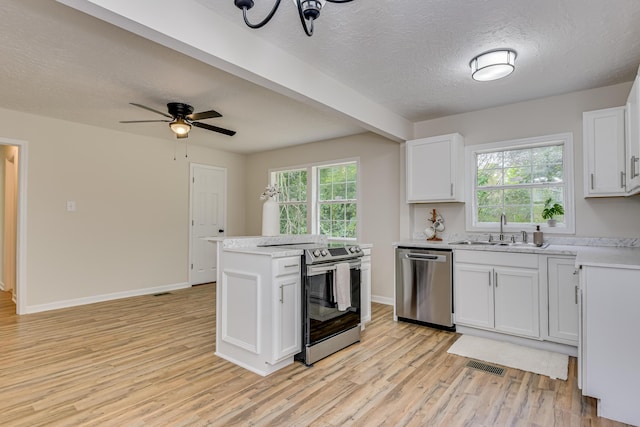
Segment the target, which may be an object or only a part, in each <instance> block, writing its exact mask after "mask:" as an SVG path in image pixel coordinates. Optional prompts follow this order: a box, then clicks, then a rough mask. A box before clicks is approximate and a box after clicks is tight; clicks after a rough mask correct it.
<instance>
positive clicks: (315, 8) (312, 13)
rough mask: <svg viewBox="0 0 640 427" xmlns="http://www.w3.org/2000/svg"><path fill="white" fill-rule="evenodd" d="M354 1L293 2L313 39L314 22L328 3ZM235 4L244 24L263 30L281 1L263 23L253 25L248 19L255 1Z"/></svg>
mask: <svg viewBox="0 0 640 427" xmlns="http://www.w3.org/2000/svg"><path fill="white" fill-rule="evenodd" d="M351 1H353V0H293V4H295V5H296V7H297V8H298V15H300V22H301V23H302V28H304V32H305V33H306V34H307V35H308V36H309V37H311V36H312V35H313V22H314V21H315V20H316V19H317V18H318V17H319V16H320V10H322V7H323V6H324V4H325V3H326V2H329V3H349V2H351ZM234 3H235V5H236V7H237V8H238V9H242V16H243V17H244V23H245V24H247V26H248V27H249V28H261V27H263V26H264V25H266V24H267V23H268V22H269V21H271V18H273V15H275V13H276V11H277V10H278V6H280V0H276V2H275V3H274V5H273V8H271V12H269V14H268V15H267V16H266V18H264V19H263V20H262V21H261V22H258V23H257V24H252V23H251V22H249V19H247V10H249V9H251V8H252V7H253V0H234Z"/></svg>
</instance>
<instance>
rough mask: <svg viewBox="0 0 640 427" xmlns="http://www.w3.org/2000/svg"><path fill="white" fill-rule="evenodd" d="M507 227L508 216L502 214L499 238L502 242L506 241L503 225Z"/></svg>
mask: <svg viewBox="0 0 640 427" xmlns="http://www.w3.org/2000/svg"><path fill="white" fill-rule="evenodd" d="M503 223H504V225H507V216H506V215H505V214H504V212H502V213H501V214H500V236H499V237H498V238H499V239H500V241H501V242H502V241H504V231H503V230H502V224H503Z"/></svg>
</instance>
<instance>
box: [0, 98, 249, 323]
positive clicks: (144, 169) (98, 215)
mask: <svg viewBox="0 0 640 427" xmlns="http://www.w3.org/2000/svg"><path fill="white" fill-rule="evenodd" d="M0 136H2V137H6V138H12V139H18V140H24V141H27V143H28V155H29V158H28V159H27V160H28V180H27V181H28V190H27V192H28V198H27V239H28V240H27V272H26V273H27V274H26V277H27V283H26V286H27V292H26V294H27V295H23V296H21V297H25V298H26V306H27V307H28V309H27V310H28V311H33V310H38V309H46V308H51V307H55V306H56V305H60V306H63V305H73V303H74V301H76V302H77V301H85V302H86V301H88V300H91V299H96V298H101V297H105V296H108V295H110V294H127V293H145V289H147V290H150V289H152V288H157V287H162V286H175V285H180V284H186V282H187V281H188V262H187V261H188V259H187V258H188V241H189V240H188V236H189V234H188V231H189V163H188V162H189V161H191V162H196V163H202V164H209V165H214V166H219V167H225V168H227V169H228V185H229V188H228V206H227V210H228V213H229V214H228V218H229V220H228V224H227V231H228V233H230V234H244V232H245V230H244V224H245V219H244V203H245V200H244V196H243V194H244V187H245V179H244V170H245V157H244V156H243V155H237V154H231V153H227V152H222V151H218V150H212V149H207V148H204V147H198V146H191V147H190V149H189V159H185V158H184V155H178V157H177V160H175V161H174V160H173V154H174V147H175V141H174V140H173V139H166V140H165V139H155V138H146V137H141V136H137V135H132V134H128V133H121V132H114V131H110V130H106V129H102V128H96V127H92V126H85V125H80V124H75V123H71V122H65V121H61V120H53V119H49V118H44V117H39V116H34V115H30V114H24V113H19V112H15V111H10V110H0ZM67 200H73V201H75V202H76V204H77V211H76V212H67V211H66V209H65V202H66V201H67Z"/></svg>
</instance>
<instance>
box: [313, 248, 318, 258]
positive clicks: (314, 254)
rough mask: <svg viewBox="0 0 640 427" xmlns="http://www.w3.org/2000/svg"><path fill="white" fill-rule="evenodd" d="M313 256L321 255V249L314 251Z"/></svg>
mask: <svg viewBox="0 0 640 427" xmlns="http://www.w3.org/2000/svg"><path fill="white" fill-rule="evenodd" d="M313 256H315V257H319V256H320V249H316V250H315V251H313Z"/></svg>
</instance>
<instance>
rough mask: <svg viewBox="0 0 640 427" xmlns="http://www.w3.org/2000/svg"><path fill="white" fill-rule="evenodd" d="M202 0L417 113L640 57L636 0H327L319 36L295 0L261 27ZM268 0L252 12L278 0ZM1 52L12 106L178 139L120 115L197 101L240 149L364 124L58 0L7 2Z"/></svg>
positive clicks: (207, 141) (400, 110) (613, 78)
mask: <svg viewBox="0 0 640 427" xmlns="http://www.w3.org/2000/svg"><path fill="white" fill-rule="evenodd" d="M196 1H198V2H199V3H200V4H202V5H203V6H206V7H208V8H210V9H211V11H212V12H214V13H216V14H218V15H220V16H222V17H223V18H225V19H227V20H228V21H229V22H232V23H234V24H235V25H237V26H238V27H242V28H243V30H245V31H248V32H252V33H253V34H255V35H257V36H259V37H261V38H262V39H264V40H266V41H268V42H270V43H272V44H274V45H276V46H278V47H280V48H282V49H284V50H285V51H288V52H289V53H291V54H292V55H295V56H297V57H299V58H300V59H302V60H303V61H306V62H308V63H310V64H312V65H313V66H314V67H315V68H317V69H318V70H320V71H322V72H323V73H326V74H327V75H329V76H331V77H333V78H335V79H336V80H338V81H341V82H343V83H345V84H347V85H348V86H350V87H352V88H354V89H355V90H356V91H357V92H359V93H360V94H362V95H364V96H366V97H367V98H369V99H371V100H372V101H374V102H375V103H377V104H379V105H381V106H384V107H385V108H387V109H388V110H390V111H393V112H395V113H397V114H398V115H400V116H403V117H405V118H406V119H408V120H410V121H414V122H415V121H420V120H425V119H430V118H436V117H441V116H446V115H450V114H456V113H462V112H467V111H473V110H478V109H482V108H487V107H492V106H497V105H503V104H509V103H513V102H519V101H524V100H529V99H534V98H540V97H545V96H550V95H556V94H562V93H567V92H572V91H576V90H583V89H589V88H594V87H600V86H606V85H610V84H615V83H620V82H624V81H630V80H632V79H633V76H634V75H635V73H636V71H637V69H638V65H639V64H640V25H639V24H638V22H640V1H638V0H603V1H595V0H593V1H585V0H560V1H559V0H536V1H533V2H532V1H530V0H475V1H455V2H454V1H446V0H420V1H416V0H375V1H374V0H355V1H353V2H351V3H346V4H337V3H327V4H326V6H325V8H324V9H323V11H322V15H321V17H320V19H319V20H318V21H317V22H316V29H315V34H314V36H313V37H311V38H309V37H307V36H305V35H304V33H303V31H302V29H301V27H300V23H299V19H298V17H297V11H296V9H295V7H294V5H293V3H292V2H291V1H289V0H283V1H282V4H281V6H280V10H279V11H278V13H277V14H276V16H275V17H274V19H273V21H272V22H271V23H270V24H268V25H267V26H266V27H264V28H262V29H260V30H251V29H248V28H245V27H244V24H243V23H242V14H241V12H240V11H239V10H238V9H237V8H236V7H235V6H234V5H233V1H232V0H196ZM257 3H258V4H257V5H256V7H255V8H254V9H253V10H252V11H250V16H251V17H252V18H253V19H254V20H257V19H258V18H257V16H259V15H263V14H264V13H266V9H267V8H268V7H269V6H270V5H271V4H272V1H271V0H259V1H257ZM181 12H182V13H189V10H183V11H181ZM150 13H152V11H150ZM497 47H510V48H513V49H515V50H516V51H517V52H518V58H517V60H516V67H517V69H516V72H515V73H514V74H512V75H511V76H509V77H508V78H505V79H503V80H499V81H495V82H485V83H479V82H475V81H473V80H472V79H471V78H470V75H469V65H468V64H469V61H470V59H471V58H472V57H473V56H474V55H476V54H478V53H481V52H483V51H486V50H489V49H493V48H497ZM0 57H2V61H1V63H0V79H1V80H0V83H1V84H0V107H2V108H8V109H13V110H18V111H25V112H30V113H34V114H38V115H45V116H50V117H55V118H60V119H64V120H70V121H76V122H80V123H86V124H91V125H95V126H101V127H106V128H111V129H116V130H120V131H125V132H133V133H137V134H140V135H148V136H154V137H159V138H166V139H171V138H172V134H171V133H170V132H169V130H168V129H167V128H166V124H163V123H153V124H135V125H133V124H130V125H124V124H120V123H118V121H119V120H130V119H154V118H157V117H156V116H154V115H153V113H149V112H146V111H144V110H140V109H137V108H135V107H132V106H130V105H128V103H129V102H137V103H141V104H145V105H148V106H150V107H153V108H156V109H161V110H162V109H163V104H165V103H166V102H169V101H182V102H188V103H190V104H192V105H194V107H195V108H196V110H197V111H200V110H207V109H210V108H213V109H216V110H218V111H220V112H221V113H222V114H223V115H224V117H222V118H218V119H212V120H208V121H207V123H210V124H213V125H217V126H222V127H226V128H229V129H234V130H236V131H238V134H237V135H236V136H234V137H232V138H228V137H226V136H223V135H218V134H214V133H211V132H207V131H204V130H201V129H195V130H194V131H193V132H192V133H191V136H190V138H189V141H190V142H191V143H196V144H202V145H207V146H211V147H214V148H218V149H224V150H229V151H237V152H251V151H260V150H265V149H272V148H277V147H282V146H287V145H295V144H301V143H306V142H311V141H316V140H323V139H328V138H333V137H338V136H343V135H350V134H354V133H359V132H362V131H364V129H363V128H361V127H360V126H358V125H357V123H356V121H355V120H352V119H351V118H350V117H347V116H341V115H339V114H337V113H331V112H328V111H326V110H323V111H319V110H317V109H316V108H315V107H313V106H312V105H311V104H309V103H304V102H301V101H294V100H292V99H290V98H287V97H285V96H283V95H281V94H276V93H275V92H272V91H270V90H268V89H265V88H262V87H260V86H258V85H256V84H253V83H249V82H247V81H245V80H242V79H240V78H238V77H235V76H233V75H231V74H228V73H226V72H223V71H220V70H218V69H215V68H213V67H211V66H209V65H206V64H204V63H202V62H199V61H197V60H195V59H192V58H190V57H187V56H185V55H183V54H181V53H178V52H176V51H172V50H170V49H168V48H165V47H162V46H160V45H158V44H155V43H154V42H152V41H149V40H146V39H144V38H142V37H139V36H136V35H133V34H131V33H129V32H127V31H125V30H123V29H120V28H117V27H115V26H112V25H110V24H108V23H105V22H103V21H100V20H98V19H95V18H92V17H90V16H89V15H85V14H83V13H81V12H78V11H76V10H74V9H71V8H69V7H67V6H64V5H62V4H59V3H56V2H54V1H52V0H3V1H2V6H0Z"/></svg>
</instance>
